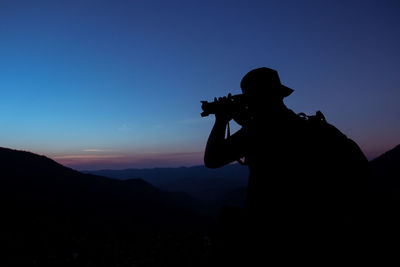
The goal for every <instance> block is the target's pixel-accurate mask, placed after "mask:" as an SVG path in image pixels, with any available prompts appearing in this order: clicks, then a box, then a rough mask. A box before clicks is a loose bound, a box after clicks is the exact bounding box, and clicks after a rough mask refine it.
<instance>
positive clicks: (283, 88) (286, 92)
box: [281, 84, 294, 97]
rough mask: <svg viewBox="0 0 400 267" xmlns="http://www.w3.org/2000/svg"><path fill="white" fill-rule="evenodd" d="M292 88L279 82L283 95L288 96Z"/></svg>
mask: <svg viewBox="0 0 400 267" xmlns="http://www.w3.org/2000/svg"><path fill="white" fill-rule="evenodd" d="M293 92H294V90H293V89H291V88H289V87H287V86H284V85H282V84H281V94H282V96H283V97H287V96H289V95H290V94H291V93H293Z"/></svg>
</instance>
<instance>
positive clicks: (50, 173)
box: [0, 148, 207, 266]
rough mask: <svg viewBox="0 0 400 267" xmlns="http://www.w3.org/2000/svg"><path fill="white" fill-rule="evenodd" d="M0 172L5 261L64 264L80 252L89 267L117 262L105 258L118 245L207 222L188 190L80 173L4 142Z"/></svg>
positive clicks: (134, 247)
mask: <svg viewBox="0 0 400 267" xmlns="http://www.w3.org/2000/svg"><path fill="white" fill-rule="evenodd" d="M0 177H1V178H0V210H1V215H2V217H1V221H0V235H1V236H2V242H3V245H4V244H5V246H6V249H5V250H4V251H3V252H6V253H5V254H6V255H7V256H6V257H2V258H1V259H0V265H1V266H9V264H10V263H13V264H17V263H18V264H23V265H26V266H29V265H32V264H33V263H34V262H36V263H37V265H38V266H47V265H46V264H48V265H49V266H64V263H65V262H67V261H71V260H72V259H73V258H74V257H75V258H76V257H78V256H77V255H79V260H80V261H82V262H83V263H82V262H81V263H80V264H83V265H84V266H87V265H86V264H88V262H97V263H96V264H95V266H114V265H111V264H109V263H110V262H108V261H109V260H113V261H114V260H116V258H115V257H116V256H115V255H114V254H112V253H113V252H112V251H113V249H115V246H126V247H125V249H128V248H129V249H132V250H137V251H139V250H138V249H139V248H138V247H141V249H145V248H146V246H147V249H149V251H150V250H152V249H163V246H170V244H168V245H166V244H164V245H160V244H158V243H157V244H158V245H157V244H156V246H161V247H158V248H154V247H152V246H154V244H153V243H151V242H150V243H149V242H148V243H146V240H148V239H153V238H156V237H157V236H159V235H160V233H166V232H170V231H178V230H179V231H181V232H182V231H183V229H189V230H190V231H192V230H193V229H199V228H198V226H202V225H205V224H206V222H207V218H206V217H204V216H202V215H199V213H198V212H197V210H198V209H199V206H198V202H197V201H196V200H194V199H193V198H192V197H190V196H188V195H186V194H184V193H171V192H164V191H162V190H160V189H158V188H156V187H154V186H153V185H151V184H149V183H147V182H145V181H144V180H141V179H129V180H125V181H121V180H116V179H109V178H106V177H102V176H96V175H92V174H83V173H80V172H78V171H75V170H72V169H70V168H66V167H64V166H62V165H60V164H58V163H56V162H55V161H53V160H51V159H49V158H47V157H45V156H39V155H36V154H33V153H30V152H24V151H17V150H11V149H7V148H0ZM174 229H175V230H174ZM189 230H188V231H189ZM135 240H136V241H135ZM166 240H168V239H166ZM116 242H117V243H116ZM132 242H133V243H132ZM136 242H139V243H136ZM143 242H144V243H143ZM160 242H161V241H160ZM162 242H167V241H165V240H164V239H162ZM168 242H169V241H168ZM171 242H172V241H171ZM148 246H150V247H151V248H149V247H148ZM107 250H110V251H107ZM119 250H120V251H122V252H123V251H124V249H123V248H119ZM110 253H111V254H110ZM138 253H139V252H138ZM143 253H145V252H143ZM146 253H147V252H146ZM53 254H54V255H53ZM64 254H65V255H64ZM74 255H75V256H74ZM134 255H136V256H138V255H137V253H136V254H135V253H132V254H131V255H130V256H134ZM49 257H50V258H51V259H50V258H49ZM52 257H53V258H52ZM138 257H143V255H142V254H140V255H139V256H138ZM60 260H61V262H59V261H60ZM152 260H154V257H153V258H152ZM35 266H36V265H35ZM74 266H75V265H74ZM79 266H81V265H79Z"/></svg>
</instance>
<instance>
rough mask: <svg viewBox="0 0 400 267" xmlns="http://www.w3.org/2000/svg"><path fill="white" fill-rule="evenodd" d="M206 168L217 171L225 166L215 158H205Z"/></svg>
mask: <svg viewBox="0 0 400 267" xmlns="http://www.w3.org/2000/svg"><path fill="white" fill-rule="evenodd" d="M204 166H206V167H207V168H209V169H217V168H220V167H222V166H224V164H221V162H219V161H218V160H217V159H215V158H211V157H204Z"/></svg>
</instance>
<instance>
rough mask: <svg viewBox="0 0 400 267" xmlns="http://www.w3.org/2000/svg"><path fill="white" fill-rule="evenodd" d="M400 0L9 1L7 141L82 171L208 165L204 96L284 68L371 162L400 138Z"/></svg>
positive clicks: (2, 47)
mask: <svg viewBox="0 0 400 267" xmlns="http://www.w3.org/2000/svg"><path fill="white" fill-rule="evenodd" d="M399 14H400V2H399V1H382V0H381V1H338V0H335V1H301V0H298V1H266V0H264V1H249V0H246V1H216V0H212V1H205V0H202V1H190V0H186V1H163V0H159V1H151V0H146V1H116V0H112V1H99V0H96V1H84V0H81V1H71V0H68V1H57V0H55V1H18V0H10V1H5V0H0V125H1V130H0V146H2V147H9V148H15V149H22V150H29V151H32V152H35V153H38V154H44V155H47V156H49V157H51V158H53V159H55V160H56V161H58V162H60V163H62V164H65V165H67V166H70V167H73V168H76V169H101V168H127V167H163V166H190V165H197V164H201V163H202V157H203V151H204V146H205V143H206V140H207V137H208V134H209V131H210V129H211V127H212V124H213V118H212V117H209V118H201V117H200V112H201V109H200V100H212V98H213V97H214V96H222V95H226V94H227V93H229V92H232V93H234V94H235V93H240V87H239V83H240V79H241V78H242V77H243V75H245V74H246V73H247V72H248V71H250V70H251V69H253V68H256V67H261V66H267V67H271V68H274V69H277V70H278V71H279V74H280V77H281V81H282V83H283V84H285V85H287V86H289V87H291V88H293V89H295V92H294V93H293V94H292V95H291V96H290V97H288V98H287V99H286V101H285V103H286V104H287V106H288V107H289V108H291V109H293V110H294V111H295V112H306V113H309V114H311V113H315V111H317V110H321V111H322V112H323V113H324V115H325V116H326V118H327V120H328V121H329V122H330V123H332V124H334V125H335V126H336V127H338V128H339V129H340V130H342V131H343V132H344V133H345V134H346V135H347V136H349V137H350V138H352V139H353V140H355V141H356V142H357V143H358V144H359V145H360V147H361V148H362V150H363V151H364V152H365V154H366V155H367V157H368V158H370V159H371V158H374V157H376V156H377V155H379V154H380V153H382V152H384V151H386V150H388V149H390V148H392V147H394V146H395V145H397V144H399V143H400V116H399V115H400V106H399V100H400V90H399V89H400V75H399V70H400V49H399V48H400V16H399Z"/></svg>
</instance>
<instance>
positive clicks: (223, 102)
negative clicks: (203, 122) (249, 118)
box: [201, 94, 248, 118]
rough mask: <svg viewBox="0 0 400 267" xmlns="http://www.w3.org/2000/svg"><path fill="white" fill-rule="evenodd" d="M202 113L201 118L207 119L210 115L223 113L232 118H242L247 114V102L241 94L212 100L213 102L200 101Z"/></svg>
mask: <svg viewBox="0 0 400 267" xmlns="http://www.w3.org/2000/svg"><path fill="white" fill-rule="evenodd" d="M201 108H202V110H203V112H202V113H201V116H202V117H207V116H208V115H210V114H217V113H225V114H228V115H230V116H231V117H232V118H235V117H237V116H243V115H244V114H246V113H247V109H248V107H247V101H246V97H245V95H243V94H238V95H231V94H229V95H228V96H226V97H220V98H219V99H217V98H214V101H213V102H208V101H201Z"/></svg>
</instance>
